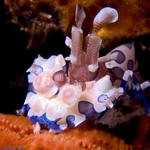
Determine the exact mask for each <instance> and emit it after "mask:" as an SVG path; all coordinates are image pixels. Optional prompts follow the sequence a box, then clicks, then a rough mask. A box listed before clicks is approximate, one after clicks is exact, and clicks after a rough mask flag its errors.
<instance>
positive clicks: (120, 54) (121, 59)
mask: <svg viewBox="0 0 150 150" xmlns="http://www.w3.org/2000/svg"><path fill="white" fill-rule="evenodd" d="M113 53H118V56H117V59H116V60H115V61H116V62H117V63H118V64H122V63H123V62H124V61H125V58H126V56H125V55H124V54H123V52H121V51H120V50H114V51H112V52H111V54H113Z"/></svg>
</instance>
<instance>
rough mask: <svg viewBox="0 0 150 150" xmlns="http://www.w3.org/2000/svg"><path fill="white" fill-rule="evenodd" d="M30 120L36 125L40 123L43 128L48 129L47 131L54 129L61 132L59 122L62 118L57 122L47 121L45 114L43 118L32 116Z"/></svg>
mask: <svg viewBox="0 0 150 150" xmlns="http://www.w3.org/2000/svg"><path fill="white" fill-rule="evenodd" d="M28 118H29V120H31V121H32V122H33V123H34V124H35V123H36V122H38V123H39V124H40V125H41V126H42V127H43V128H46V129H53V130H56V131H59V130H61V129H60V127H59V125H57V122H58V121H59V120H60V119H61V118H58V119H56V120H55V121H51V120H49V119H47V117H46V114H43V115H42V116H41V117H38V116H31V117H28Z"/></svg>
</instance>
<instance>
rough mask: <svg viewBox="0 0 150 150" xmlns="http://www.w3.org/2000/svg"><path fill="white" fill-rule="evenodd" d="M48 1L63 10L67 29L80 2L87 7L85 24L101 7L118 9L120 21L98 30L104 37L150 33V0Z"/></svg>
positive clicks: (135, 35) (134, 35) (63, 19)
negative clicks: (62, 2) (62, 3)
mask: <svg viewBox="0 0 150 150" xmlns="http://www.w3.org/2000/svg"><path fill="white" fill-rule="evenodd" d="M45 1H46V0H45ZM47 1H49V2H50V3H51V4H54V5H55V6H56V7H57V8H59V9H60V10H61V11H62V16H61V19H62V23H63V24H64V27H65V31H67V30H68V28H70V26H69V25H70V22H71V23H72V20H73V19H74V12H75V6H76V4H77V3H78V4H79V5H81V6H83V7H84V8H85V10H86V14H87V13H88V14H87V19H86V21H85V22H86V23H85V24H90V25H91V23H90V21H91V20H92V19H93V17H94V16H95V15H96V13H97V12H98V11H99V10H100V9H101V8H103V7H106V6H109V7H113V8H116V9H117V10H118V12H119V20H118V22H116V23H114V24H111V25H107V26H105V27H104V28H102V29H101V30H100V31H99V32H98V35H99V36H101V37H103V38H112V37H127V38H134V37H137V36H139V35H143V34H148V33H150V11H149V10H150V1H147V0H121V1H120V0H109V1H106V0H101V1H100V0H78V1H75V0H68V1H67V0H66V3H65V4H64V5H61V3H60V0H55V1H51V0H47ZM86 26H87V27H89V26H88V25H86ZM86 26H85V28H86ZM87 30H89V29H87Z"/></svg>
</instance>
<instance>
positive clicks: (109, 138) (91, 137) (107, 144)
mask: <svg viewBox="0 0 150 150" xmlns="http://www.w3.org/2000/svg"><path fill="white" fill-rule="evenodd" d="M32 132H33V124H32V123H31V122H30V121H29V120H28V119H27V118H26V117H22V116H18V117H17V116H14V115H4V114H0V148H5V147H12V148H16V147H17V148H20V147H21V148H25V149H27V150H28V149H29V150H38V149H42V150H44V149H46V150H52V149H55V150H60V149H62V150H63V149H69V150H78V149H79V150H86V149H89V150H106V149H107V150H120V149H121V150H132V146H131V145H127V144H125V142H124V141H123V140H122V139H119V138H117V137H116V136H113V135H111V134H109V133H107V132H105V131H101V130H98V129H95V128H92V127H90V126H87V125H86V124H83V125H81V126H79V127H77V128H72V129H69V130H66V131H64V132H61V133H58V134H54V133H49V132H48V131H44V130H43V131H41V133H39V134H33V133H32Z"/></svg>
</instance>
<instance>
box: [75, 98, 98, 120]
mask: <svg viewBox="0 0 150 150" xmlns="http://www.w3.org/2000/svg"><path fill="white" fill-rule="evenodd" d="M78 109H79V112H80V113H81V114H84V115H85V116H86V118H87V119H92V120H94V119H96V118H97V117H98V116H99V113H97V112H96V111H95V109H94V106H93V104H92V103H90V102H87V101H80V102H79V104H78Z"/></svg>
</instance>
